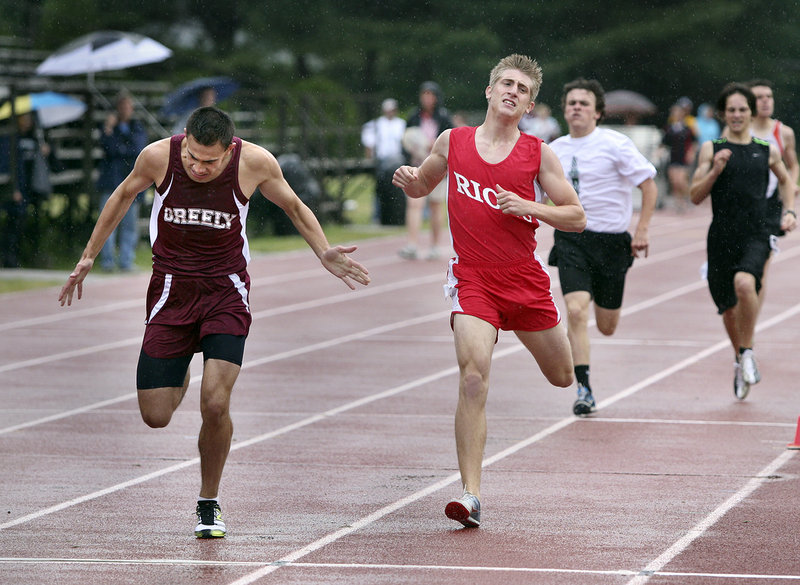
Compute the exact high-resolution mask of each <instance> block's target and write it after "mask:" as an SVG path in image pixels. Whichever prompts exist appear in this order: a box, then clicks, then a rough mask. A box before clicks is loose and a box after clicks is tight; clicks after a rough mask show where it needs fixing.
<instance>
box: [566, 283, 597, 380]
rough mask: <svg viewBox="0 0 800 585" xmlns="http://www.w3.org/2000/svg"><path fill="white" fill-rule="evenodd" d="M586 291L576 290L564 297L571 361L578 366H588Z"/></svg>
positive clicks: (589, 296) (590, 298)
mask: <svg viewBox="0 0 800 585" xmlns="http://www.w3.org/2000/svg"><path fill="white" fill-rule="evenodd" d="M591 302H592V296H591V295H590V294H589V292H588V291H585V290H577V291H574V292H570V293H567V294H565V295H564V303H565V304H566V305H567V335H568V337H569V343H570V346H571V347H572V361H573V363H574V364H576V365H579V366H584V365H589V352H590V350H589V305H590V303H591Z"/></svg>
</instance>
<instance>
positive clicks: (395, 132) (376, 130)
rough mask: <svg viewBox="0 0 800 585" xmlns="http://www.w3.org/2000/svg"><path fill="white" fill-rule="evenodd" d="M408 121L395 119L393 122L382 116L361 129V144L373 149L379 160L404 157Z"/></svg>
mask: <svg viewBox="0 0 800 585" xmlns="http://www.w3.org/2000/svg"><path fill="white" fill-rule="evenodd" d="M405 131H406V121H405V120H403V119H402V118H398V117H394V118H392V119H391V120H390V119H389V118H387V117H386V116H381V117H380V118H376V119H374V120H370V121H369V122H367V123H366V124H364V126H362V128H361V144H363V145H364V146H365V147H367V148H371V149H372V152H373V153H374V155H375V158H377V159H388V158H399V157H402V156H403V147H402V145H401V141H402V140H403V133H404V132H405Z"/></svg>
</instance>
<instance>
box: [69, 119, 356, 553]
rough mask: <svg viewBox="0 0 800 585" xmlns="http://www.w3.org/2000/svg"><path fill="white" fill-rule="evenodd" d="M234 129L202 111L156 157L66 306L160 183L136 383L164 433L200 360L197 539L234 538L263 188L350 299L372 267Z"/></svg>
mask: <svg viewBox="0 0 800 585" xmlns="http://www.w3.org/2000/svg"><path fill="white" fill-rule="evenodd" d="M233 134H234V125H233V121H232V120H231V118H230V117H229V116H228V115H227V114H226V113H224V112H222V111H221V110H218V109H217V108H214V107H203V108H199V109H197V110H195V112H194V113H193V114H192V116H191V117H190V118H189V121H188V122H187V124H186V135H178V136H173V137H172V138H165V139H163V140H159V141H157V142H154V143H152V144H150V145H149V146H147V147H146V148H145V149H144V150H143V151H142V153H141V154H140V155H139V157H138V159H137V160H136V164H135V166H134V169H133V171H131V173H130V174H129V175H128V176H127V177H126V178H125V180H124V181H123V182H122V183H121V184H120V185H119V186H118V187H117V188H116V190H115V191H114V193H113V194H112V195H111V198H110V199H109V201H108V203H107V204H106V206H105V207H104V208H103V211H102V213H101V214H100V217H99V218H98V220H97V224H96V225H95V228H94V231H93V232H92V235H91V237H90V238H89V243H88V244H87V245H86V249H85V250H84V252H83V255H82V256H81V259H80V261H79V262H78V264H77V266H76V267H75V270H73V272H72V274H70V275H69V278H68V279H67V282H66V284H65V285H64V287H63V288H62V289H61V293H60V295H59V297H58V300H59V302H60V303H61V305H62V306H63V305H64V304H65V303H66V304H67V305H71V304H72V298H73V294H74V292H75V289H76V288H77V292H78V299H80V298H81V296H82V294H83V280H84V279H85V278H86V276H87V275H88V274H89V271H90V270H91V269H92V265H93V264H94V260H95V258H96V257H97V255H98V254H99V252H100V250H101V248H102V247H103V243H104V242H105V241H106V239H107V238H108V236H109V234H110V233H111V232H112V230H113V229H114V228H115V227H116V226H117V224H118V223H119V222H120V220H121V219H122V217H123V216H124V215H125V212H126V211H127V209H128V207H129V206H130V204H131V202H132V201H133V199H134V198H135V197H136V194H137V193H139V192H141V191H144V190H145V189H147V188H149V187H150V186H151V185H153V184H155V186H156V193H155V200H154V203H153V210H152V214H151V218H150V241H151V244H152V246H153V275H152V277H151V280H150V287H149V289H148V291H147V319H146V324H147V326H146V328H145V333H144V340H143V342H142V349H141V352H140V355H139V365H138V368H137V374H136V387H137V389H138V397H139V409H140V411H141V414H142V418H143V419H144V422H145V423H147V425H148V426H151V427H154V428H159V427H164V426H166V425H167V424H168V423H169V421H170V419H171V418H172V414H173V412H174V411H175V409H176V408H177V407H178V405H179V404H180V403H181V400H182V399H183V396H184V394H185V393H186V389H187V387H188V384H189V363H190V362H191V359H192V356H193V355H194V353H196V352H200V351H202V352H203V359H204V366H203V379H202V383H201V387H200V411H201V414H202V419H203V422H202V426H201V428H200V436H199V440H198V447H199V450H200V475H201V486H200V499H199V501H198V504H197V519H198V522H197V527H196V528H195V536H197V537H198V538H218V537H223V536H225V532H226V529H225V524H224V523H223V522H222V518H221V512H220V509H219V504H218V502H217V495H218V493H217V492H218V489H219V482H220V478H221V476H222V469H223V467H224V465H225V460H226V458H227V456H228V451H229V450H230V443H231V437H232V435H233V424H232V422H231V418H230V413H229V406H230V397H231V392H232V390H233V385H234V383H235V382H236V378H237V376H238V375H239V370H240V369H241V365H242V356H243V354H244V343H245V338H246V337H247V334H248V332H249V328H250V323H251V321H252V318H251V315H250V307H249V290H250V279H249V276H248V274H247V263H248V261H249V260H250V253H249V249H248V245H247V237H246V235H245V220H246V218H247V209H248V203H249V200H250V197H251V196H252V195H253V193H254V192H255V190H256V188H258V189H259V190H260V191H261V193H263V194H264V196H265V197H266V198H267V199H269V200H270V201H272V202H273V203H275V204H276V205H278V206H279V207H280V208H281V209H282V210H283V211H284V212H285V213H286V214H287V215H288V216H289V218H290V219H291V221H292V223H293V224H294V226H295V227H296V228H297V230H298V231H299V232H300V235H302V236H303V238H305V240H306V242H307V243H308V245H309V246H310V247H311V249H312V250H313V251H314V253H315V254H316V255H317V256H318V257H319V259H320V262H321V263H322V265H323V266H324V267H325V268H326V269H327V270H328V271H329V272H331V273H332V274H334V275H335V276H337V277H338V278H341V279H342V280H343V281H344V283H345V284H347V286H349V287H350V288H351V289H354V288H355V285H354V282H357V283H360V284H364V285H366V284H368V283H369V276H368V272H367V270H366V268H364V267H363V266H362V265H361V264H359V263H358V262H355V261H353V260H352V259H351V258H350V257H349V256H348V254H349V253H351V252H353V251H355V249H356V247H355V246H334V247H331V246H330V244H328V241H327V239H326V237H325V234H324V233H323V231H322V227H321V226H320V224H319V222H318V221H317V218H316V217H315V216H314V214H313V213H312V212H311V210H310V209H309V208H308V207H307V206H306V205H305V204H304V203H303V202H302V201H301V200H300V198H299V197H298V196H297V195H296V194H295V192H294V191H293V190H292V188H291V187H290V186H289V184H288V183H287V182H286V180H285V179H284V177H283V174H282V173H281V169H280V166H279V165H278V162H277V160H276V159H275V157H274V156H273V155H272V154H270V153H269V152H268V151H266V150H265V149H263V148H261V147H260V146H257V145H255V144H252V143H250V142H246V141H243V140H240V139H239V138H236V137H234V136H233Z"/></svg>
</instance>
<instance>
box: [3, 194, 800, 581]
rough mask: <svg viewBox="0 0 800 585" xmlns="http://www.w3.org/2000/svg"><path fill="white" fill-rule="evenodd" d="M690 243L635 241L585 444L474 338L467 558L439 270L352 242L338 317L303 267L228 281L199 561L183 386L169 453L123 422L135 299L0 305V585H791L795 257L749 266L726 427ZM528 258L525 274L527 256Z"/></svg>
mask: <svg viewBox="0 0 800 585" xmlns="http://www.w3.org/2000/svg"><path fill="white" fill-rule="evenodd" d="M708 222H709V210H708V207H707V206H704V207H703V208H701V209H694V210H692V211H691V212H690V213H687V214H685V215H681V216H678V215H674V214H672V213H669V212H666V211H662V212H658V213H657V215H656V217H655V219H654V222H653V226H652V228H651V240H652V245H651V254H650V257H649V258H647V259H645V260H637V261H636V263H635V265H634V269H633V270H632V271H631V273H630V274H629V277H628V287H627V290H626V297H625V303H624V313H623V318H622V321H621V324H620V327H619V329H618V331H617V333H616V335H615V336H614V337H611V338H602V336H600V335H599V334H598V333H597V332H596V331H595V330H594V329H592V338H593V346H592V351H593V355H592V382H593V387H594V388H595V393H596V396H597V397H598V399H599V401H600V402H599V409H598V412H597V413H596V414H595V415H594V416H592V417H590V418H588V419H577V418H575V417H573V416H572V415H571V404H572V401H573V399H574V388H571V389H569V390H563V389H556V388H553V387H550V386H549V385H548V384H547V383H546V382H545V380H544V378H543V377H542V375H541V374H540V373H539V371H538V368H537V367H536V364H535V362H534V360H533V359H532V358H531V357H530V356H529V355H528V354H527V353H526V352H524V351H522V350H521V346H520V344H519V343H518V342H517V341H516V340H515V338H514V336H513V335H512V334H509V333H504V334H501V335H500V340H499V342H498V346H497V349H496V352H495V359H494V365H493V370H492V382H491V386H492V387H491V391H490V395H489V404H488V416H489V440H488V443H487V446H486V467H485V471H484V481H483V501H482V504H483V524H482V526H481V528H480V529H472V530H467V529H461V528H460V525H458V524H454V523H452V522H451V521H449V520H448V519H447V518H445V516H444V514H443V509H444V504H445V503H446V502H447V501H448V500H449V499H450V498H451V497H453V496H454V495H457V494H458V492H459V487H458V474H457V468H456V458H455V447H454V440H453V431H452V425H453V411H454V408H455V402H456V394H457V371H456V368H455V358H454V352H453V347H452V338H451V334H450V329H449V326H448V319H447V315H448V313H447V310H448V306H447V304H446V303H445V301H444V300H443V297H442V292H441V291H442V289H441V285H442V284H443V282H444V271H445V265H446V262H445V261H444V260H442V261H437V262H425V261H418V262H406V261H402V260H400V259H399V258H398V257H397V256H396V253H395V252H396V249H397V248H398V247H399V246H400V245H401V242H400V240H399V239H397V238H384V239H376V240H371V241H365V242H361V244H360V248H359V250H358V251H357V252H356V253H355V256H356V257H357V259H358V260H360V261H362V262H363V263H364V264H366V265H367V266H368V267H369V269H370V272H371V275H372V277H373V282H372V284H370V286H369V287H367V288H366V289H362V290H359V291H357V292H351V291H348V290H347V289H346V288H345V287H344V286H343V285H342V284H341V283H340V282H339V281H338V280H336V279H335V278H333V277H331V276H330V275H328V274H327V273H325V271H324V270H323V269H322V268H321V267H320V266H319V264H318V262H317V261H316V259H315V258H314V257H313V255H312V254H311V253H310V252H308V251H304V252H302V253H292V254H282V255H270V256H262V257H258V258H256V259H254V261H253V262H252V264H251V274H252V277H253V293H252V307H253V313H254V317H255V320H254V324H253V328H252V331H251V335H250V338H249V340H248V346H247V350H246V353H245V364H244V368H243V370H242V374H241V376H240V378H239V382H238V384H237V387H236V389H235V392H234V398H233V404H232V408H233V418H234V424H235V431H234V443H233V450H232V452H231V454H230V457H229V459H228V464H227V467H226V471H225V475H224V477H223V484H222V491H221V504H222V507H223V511H224V514H225V520H226V523H227V524H228V527H229V534H228V537H227V538H225V539H224V540H220V541H199V540H196V539H195V538H194V537H193V536H192V529H193V526H194V516H193V513H194V505H195V496H196V494H197V491H198V489H199V469H198V459H197V452H196V439H197V431H198V428H199V421H200V416H199V409H198V380H199V374H200V365H199V362H198V361H195V362H194V363H193V372H192V373H193V374H194V378H193V379H192V384H191V386H190V389H189V392H188V393H187V396H186V399H185V400H184V403H183V405H182V406H181V408H180V409H179V410H178V412H177V413H176V415H175V417H174V418H173V421H172V423H171V424H170V426H169V427H167V428H166V429H162V430H158V431H156V430H153V429H149V428H147V427H146V426H145V425H144V424H143V423H142V422H141V420H140V418H139V414H138V409H137V403H136V395H135V390H134V374H135V365H136V359H137V355H138V348H139V343H140V337H141V333H142V328H143V318H144V308H143V299H144V293H145V288H146V284H147V275H136V276H126V277H122V276H116V277H101V276H97V277H94V278H92V279H91V280H90V281H89V282H88V283H87V285H86V287H85V291H84V292H85V296H84V299H83V300H81V301H80V302H78V303H77V305H73V306H72V307H71V308H61V307H59V306H58V304H57V302H56V296H57V289H55V288H52V289H45V290H40V291H33V292H25V293H20V294H7V295H3V296H2V297H0V299H1V300H2V305H0V335H2V337H1V338H0V339H2V342H0V343H2V352H0V388H1V389H2V397H3V401H2V409H1V410H0V463H1V464H2V468H3V474H2V480H0V488H2V489H1V491H0V493H2V509H0V511H1V512H2V517H0V582H3V583H25V584H38V583H43V584H51V583H71V582H76V583H102V584H114V585H116V584H122V583H130V584H134V583H135V584H137V585H138V584H141V583H169V584H171V585H174V584H183V583H197V582H207V583H215V584H237V585H241V584H245V583H259V584H267V583H281V584H291V583H337V584H349V583H359V584H361V583H376V584H380V583H392V584H395V583H426V584H440V583H441V584H444V583H448V584H449V583H454V582H455V583H487V584H499V583H502V584H503V585H512V584H516V583H547V584H556V585H557V584H562V583H563V584H578V585H583V584H587V585H588V584H611V583H614V584H617V583H619V584H629V585H633V584H637V585H639V584H644V583H650V584H652V585H666V584H678V583H680V584H689V585H701V584H702V585H705V584H709V585H711V584H713V585H720V584H721V585H734V584H736V585H738V584H740V583H741V584H745V583H759V584H771V583H775V584H777V583H800V552H798V551H800V538H798V532H800V506H798V498H799V497H800V479H799V478H800V458H798V457H797V456H795V453H796V451H792V450H787V449H786V445H787V443H790V442H792V441H793V439H794V437H795V432H796V424H797V418H798V415H800V401H798V393H797V379H798V366H797V353H798V341H797V323H798V318H797V314H798V313H800V295H799V294H798V287H797V284H798V272H797V266H798V262H800V260H798V258H797V256H798V255H800V245H799V244H798V242H800V238H799V237H798V236H796V235H791V236H789V237H787V238H784V239H783V240H782V247H783V251H782V252H781V254H780V255H778V256H777V257H776V258H775V259H774V260H773V262H772V266H771V268H770V273H769V293H768V298H767V303H766V305H765V307H764V311H763V313H762V316H761V318H760V322H759V331H758V334H757V347H756V354H757V355H758V357H759V361H760V367H761V371H762V375H763V380H762V382H761V383H760V384H758V385H757V386H754V387H753V389H752V390H751V394H750V397H748V398H747V400H746V401H744V402H739V401H737V400H736V399H735V398H734V396H733V392H732V363H733V353H732V350H731V349H730V348H729V346H728V342H727V340H726V337H725V335H724V331H723V327H722V322H721V319H720V318H719V317H718V316H717V315H716V312H715V308H714V306H713V304H712V302H711V300H710V297H709V294H708V291H707V288H706V286H705V283H704V282H703V281H701V280H700V277H699V272H698V271H699V267H700V265H701V264H702V262H703V261H704V258H705V233H706V229H707V225H708ZM540 242H541V245H540V254H541V255H542V256H543V257H546V253H547V251H548V249H549V247H550V242H551V230H550V229H549V228H547V227H543V228H541V230H540ZM557 276H558V275H557V271H555V270H554V271H553V277H554V282H555V283H556V289H555V294H556V298H557V299H558V301H559V303H560V304H561V294H560V291H559V290H558V288H557Z"/></svg>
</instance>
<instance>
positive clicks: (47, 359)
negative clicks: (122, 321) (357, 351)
mask: <svg viewBox="0 0 800 585" xmlns="http://www.w3.org/2000/svg"><path fill="white" fill-rule="evenodd" d="M434 279H436V280H441V279H442V276H441V274H438V275H431V276H428V277H422V278H413V279H409V280H404V281H401V282H397V283H394V284H389V285H383V286H379V287H373V288H372V289H371V290H370V292H367V289H365V290H363V291H359V292H358V294H357V295H356V293H355V292H352V291H351V292H349V293H343V294H341V295H335V296H333V297H327V298H321V299H316V300H313V301H307V302H303V303H295V304H292V305H284V306H281V307H276V308H274V309H266V310H264V311H258V312H256V313H253V320H256V319H266V318H268V317H272V316H274V315H283V314H286V313H292V312H296V311H304V310H306V309H315V308H318V307H324V306H326V305H331V304H334V303H340V302H342V303H343V302H347V301H352V300H358V298H363V297H364V296H371V295H373V294H380V293H384V292H387V291H392V290H399V289H401V288H407V287H413V286H416V285H418V284H427V283H429V282H430V281H432V280H434ZM372 291H374V292H372ZM141 342H142V337H141V335H139V336H137V337H129V338H127V339H121V340H119V341H114V342H110V343H102V344H99V345H92V346H90V347H84V348H81V349H75V350H71V351H65V352H61V353H56V354H50V355H46V356H41V357H38V358H33V359H29V360H24V361H18V362H11V363H8V364H5V365H2V366H0V374H2V373H5V372H12V371H14V370H20V369H23V368H29V367H33V366H41V365H43V364H47V363H51V362H55V361H59V360H63V359H68V358H72V357H78V356H82V355H94V354H96V353H98V352H101V351H106V350H110V349H119V348H121V347H129V346H132V345H138V344H140V343H141ZM0 433H2V431H0Z"/></svg>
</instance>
